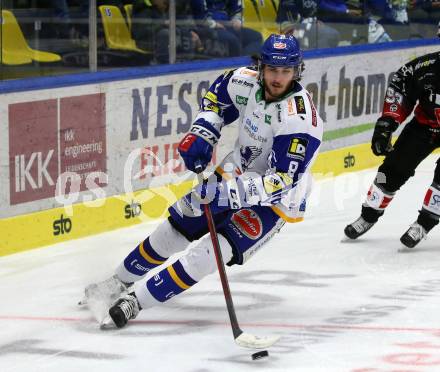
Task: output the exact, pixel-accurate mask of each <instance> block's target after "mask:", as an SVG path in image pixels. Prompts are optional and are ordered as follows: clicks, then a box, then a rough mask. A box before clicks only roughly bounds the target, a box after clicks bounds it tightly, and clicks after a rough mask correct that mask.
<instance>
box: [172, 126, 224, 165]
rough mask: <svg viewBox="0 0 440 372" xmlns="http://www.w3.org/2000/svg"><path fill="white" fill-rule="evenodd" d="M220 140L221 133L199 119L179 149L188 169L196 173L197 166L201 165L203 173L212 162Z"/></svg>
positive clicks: (181, 142)
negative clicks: (213, 152)
mask: <svg viewBox="0 0 440 372" xmlns="http://www.w3.org/2000/svg"><path fill="white" fill-rule="evenodd" d="M219 138H220V133H219V132H218V131H217V129H215V128H214V126H213V125H211V124H210V123H208V122H207V121H206V120H204V119H199V120H198V121H196V122H195V123H193V125H192V126H191V129H190V131H189V133H187V134H186V136H185V137H183V139H182V141H180V144H179V147H178V151H179V153H180V156H182V158H183V161H184V162H185V165H186V167H187V168H188V169H189V170H190V171H192V172H196V165H198V164H200V165H201V167H202V171H203V170H204V169H205V168H206V167H207V165H208V164H209V162H210V161H211V158H212V151H213V149H214V146H215V145H216V144H217V142H218V140H219Z"/></svg>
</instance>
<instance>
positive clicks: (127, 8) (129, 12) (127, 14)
mask: <svg viewBox="0 0 440 372" xmlns="http://www.w3.org/2000/svg"><path fill="white" fill-rule="evenodd" d="M124 10H125V17H126V18H127V25H128V29H129V30H130V31H131V15H132V14H133V4H125V5H124Z"/></svg>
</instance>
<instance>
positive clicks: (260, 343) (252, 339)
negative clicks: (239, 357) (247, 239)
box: [196, 165, 280, 349]
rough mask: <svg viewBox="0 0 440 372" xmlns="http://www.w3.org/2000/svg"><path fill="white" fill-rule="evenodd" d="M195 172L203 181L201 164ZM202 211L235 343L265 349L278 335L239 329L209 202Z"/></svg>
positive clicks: (275, 340)
mask: <svg viewBox="0 0 440 372" xmlns="http://www.w3.org/2000/svg"><path fill="white" fill-rule="evenodd" d="M196 173H197V177H198V179H199V183H203V182H204V178H203V171H202V166H201V165H197V166H196ZM204 212H205V216H206V220H207V223H208V229H209V235H210V236H211V241H212V245H213V248H214V253H215V260H216V262H217V268H218V272H219V274H220V281H221V283H222V288H223V295H224V297H225V300H226V307H227V309H228V314H229V320H230V324H231V328H232V334H233V335H234V340H235V342H236V344H237V345H239V346H242V347H247V348H250V349H267V348H268V347H270V346H272V345H273V344H274V343H275V342H277V341H278V340H279V338H280V337H279V336H264V337H258V336H255V335H252V334H250V333H245V332H243V331H242V330H241V329H240V326H239V324H238V320H237V315H236V314H235V308H234V303H233V301H232V295H231V290H230V289H229V281H228V277H227V276H226V270H225V264H224V262H223V256H222V251H221V249H220V243H219V240H218V235H217V229H216V227H215V223H214V219H213V218H212V213H211V207H210V206H209V203H204Z"/></svg>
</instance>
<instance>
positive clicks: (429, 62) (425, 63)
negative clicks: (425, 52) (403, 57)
mask: <svg viewBox="0 0 440 372" xmlns="http://www.w3.org/2000/svg"><path fill="white" fill-rule="evenodd" d="M434 62H435V59H427V60H425V61H420V62H418V63H417V64H416V65H415V66H414V70H416V71H417V70H418V69H419V68H421V67H428V66H430V65H432V64H434Z"/></svg>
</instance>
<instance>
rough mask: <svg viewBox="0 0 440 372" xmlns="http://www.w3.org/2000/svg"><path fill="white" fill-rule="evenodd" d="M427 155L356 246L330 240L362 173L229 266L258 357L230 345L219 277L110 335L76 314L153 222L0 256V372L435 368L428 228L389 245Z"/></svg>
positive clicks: (366, 178) (435, 244) (435, 302)
mask: <svg viewBox="0 0 440 372" xmlns="http://www.w3.org/2000/svg"><path fill="white" fill-rule="evenodd" d="M435 159H436V157H431V158H429V159H428V160H426V161H425V162H424V163H423V164H422V165H421V166H420V167H419V170H418V171H417V173H416V176H415V177H414V178H413V179H412V180H410V181H409V183H408V184H407V185H405V186H404V187H403V188H402V190H401V191H400V192H399V193H398V194H397V196H396V198H395V200H394V201H393V202H392V204H391V205H390V207H389V210H388V211H387V213H386V215H385V216H384V217H383V219H382V221H381V223H380V224H378V225H377V226H375V227H374V228H373V229H372V230H371V231H370V232H369V233H368V234H367V235H366V236H365V237H364V238H361V239H359V240H358V241H356V242H353V243H341V242H340V240H341V238H342V236H343V228H344V226H345V225H346V224H347V223H348V222H351V221H353V220H354V219H355V218H356V217H357V216H358V213H359V212H360V204H361V201H362V199H363V198H364V196H365V192H366V189H367V186H368V184H369V183H370V182H371V180H372V178H373V177H374V173H375V172H374V171H373V170H370V171H364V172H359V173H356V174H351V175H345V176H340V177H337V178H336V179H325V180H323V181H320V182H318V183H317V184H316V188H315V192H314V195H313V198H312V199H311V200H310V206H309V210H308V216H307V218H306V220H305V221H304V222H303V223H299V224H292V225H288V226H286V227H285V228H284V229H283V231H282V232H281V233H280V234H279V235H278V236H276V238H275V239H273V240H272V241H271V242H270V244H268V246H266V247H265V249H263V250H262V251H260V252H258V254H257V255H256V256H255V257H253V258H252V259H251V261H249V262H248V263H247V264H246V265H245V266H244V267H232V268H229V269H228V273H229V275H230V281H231V289H232V292H233V296H234V300H235V305H236V310H237V315H238V319H239V321H240V323H241V326H242V328H243V329H244V330H246V331H248V332H251V333H255V334H257V335H259V334H261V335H272V334H276V335H281V336H282V338H281V340H280V341H279V343H278V344H276V345H275V346H274V347H273V348H271V350H270V357H269V358H266V359H264V360H259V361H252V360H251V358H250V355H251V353H252V352H251V351H249V350H245V349H241V348H239V347H238V346H236V345H235V344H234V342H233V341H232V335H231V331H230V328H229V325H228V318H227V313H226V310H225V306H224V300H223V297H222V294H221V289H220V288H221V287H220V283H219V280H218V277H217V274H214V275H212V276H210V277H208V278H206V279H205V280H204V281H203V282H201V283H199V284H198V285H197V286H196V287H194V288H192V289H191V290H189V291H188V292H187V293H186V294H184V295H182V296H180V297H178V298H175V299H173V300H171V301H170V302H169V303H168V304H167V305H166V306H164V307H161V308H155V309H151V310H148V311H144V312H142V313H141V314H140V315H139V317H138V318H137V319H136V320H135V321H133V322H131V324H130V325H129V326H128V327H127V328H125V329H122V330H107V331H101V330H99V329H98V327H97V324H96V323H95V322H94V321H93V320H92V318H91V316H90V314H89V312H88V311H87V310H86V309H81V308H78V306H77V305H76V303H77V301H78V300H79V299H80V298H81V296H82V291H83V288H84V286H85V285H86V284H88V283H89V282H92V281H95V280H99V279H102V278H105V277H107V276H108V275H110V274H111V273H112V268H113V267H115V266H116V265H117V264H118V263H119V261H120V260H121V259H122V258H123V257H124V255H125V253H127V252H128V251H129V250H130V249H132V248H133V247H134V246H135V245H136V243H137V242H138V241H139V240H140V239H142V238H143V237H144V236H146V235H147V234H148V233H149V232H150V231H151V230H152V229H153V228H154V225H147V224H143V225H138V226H136V227H133V228H128V229H123V230H118V231H114V232H110V233H106V234H101V235H97V236H94V237H90V238H85V239H80V240H75V241H71V242H67V243H63V244H58V245H55V246H52V247H47V248H42V249H38V250H33V251H29V252H25V253H23V254H17V255H13V256H8V257H3V258H1V259H0V293H2V294H3V295H2V298H1V301H0V371H2V372H11V371H19V372H22V371H23V372H31V371H44V372H60V371H63V372H70V371H72V372H73V371H75V372H78V371H93V372H95V371H98V372H101V371H102V372H113V371H114V372H120V371H132V370H133V371H159V370H160V371H173V372H217V371H218V372H220V371H238V372H240V371H250V370H251V368H252V371H325V372H333V371H335V372H340V371H348V372H379V371H381V372H382V371H388V372H389V371H412V372H415V371H424V372H426V371H440V322H439V319H440V244H439V243H440V228H437V229H436V230H433V231H432V232H431V233H430V235H429V239H428V240H426V241H423V242H422V243H421V244H420V246H419V247H418V248H417V249H415V250H413V251H399V249H400V247H401V245H400V242H399V237H400V235H401V234H402V233H403V232H404V231H405V230H406V229H407V227H408V226H409V224H410V223H412V222H413V221H414V220H415V218H416V215H417V210H418V209H419V208H420V204H421V202H422V200H423V196H424V192H425V190H426V188H427V186H428V185H429V184H430V183H431V179H432V171H433V169H434V166H435ZM254 368H255V369H254Z"/></svg>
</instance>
